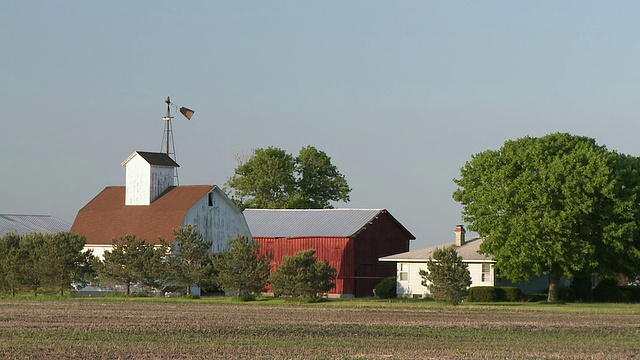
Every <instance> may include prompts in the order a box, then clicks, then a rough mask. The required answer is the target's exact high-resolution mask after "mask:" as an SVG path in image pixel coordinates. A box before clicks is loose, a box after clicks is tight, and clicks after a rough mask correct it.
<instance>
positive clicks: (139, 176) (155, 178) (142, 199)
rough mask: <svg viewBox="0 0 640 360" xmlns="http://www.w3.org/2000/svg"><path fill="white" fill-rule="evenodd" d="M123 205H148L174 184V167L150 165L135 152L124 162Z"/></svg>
mask: <svg viewBox="0 0 640 360" xmlns="http://www.w3.org/2000/svg"><path fill="white" fill-rule="evenodd" d="M125 177H126V181H125V184H126V196H125V205H149V204H151V203H152V202H153V201H154V200H156V199H157V198H159V197H160V195H162V193H163V192H165V190H167V189H168V188H169V187H170V186H173V185H174V179H175V168H173V167H170V166H151V165H150V164H149V163H148V162H147V161H146V160H145V159H144V158H143V157H142V156H140V155H138V154H136V155H135V156H134V157H133V158H132V159H131V160H129V161H128V162H127V164H126V175H125Z"/></svg>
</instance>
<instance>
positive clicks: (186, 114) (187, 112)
mask: <svg viewBox="0 0 640 360" xmlns="http://www.w3.org/2000/svg"><path fill="white" fill-rule="evenodd" d="M180 113H181V114H182V115H184V117H186V118H187V120H191V117H192V116H193V114H195V113H196V112H195V111H193V110H191V109H189V108H186V107H184V106H183V107H181V108H180Z"/></svg>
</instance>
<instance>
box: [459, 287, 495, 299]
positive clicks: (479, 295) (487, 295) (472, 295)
mask: <svg viewBox="0 0 640 360" xmlns="http://www.w3.org/2000/svg"><path fill="white" fill-rule="evenodd" d="M496 289H497V288H495V287H493V286H474V287H471V288H469V295H468V296H467V301H469V302H496V301H498V291H497V290H496Z"/></svg>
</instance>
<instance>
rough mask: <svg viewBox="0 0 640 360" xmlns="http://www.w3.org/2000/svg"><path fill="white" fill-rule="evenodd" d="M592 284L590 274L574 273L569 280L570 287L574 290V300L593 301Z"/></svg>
mask: <svg viewBox="0 0 640 360" xmlns="http://www.w3.org/2000/svg"><path fill="white" fill-rule="evenodd" d="M592 286H593V284H592V283H591V276H588V275H587V276H584V275H582V276H581V275H576V276H574V277H573V281H572V282H571V288H572V289H573V291H574V292H575V296H576V301H581V302H593V289H592Z"/></svg>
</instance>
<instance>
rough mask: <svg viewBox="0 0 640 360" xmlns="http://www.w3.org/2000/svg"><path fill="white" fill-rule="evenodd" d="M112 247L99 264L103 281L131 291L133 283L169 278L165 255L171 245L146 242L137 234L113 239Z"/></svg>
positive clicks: (158, 282) (154, 283)
mask: <svg viewBox="0 0 640 360" xmlns="http://www.w3.org/2000/svg"><path fill="white" fill-rule="evenodd" d="M112 245H113V248H112V250H108V251H105V252H104V255H103V258H104V259H103V261H102V262H101V265H100V266H98V267H97V269H96V270H97V272H98V275H99V276H100V279H99V280H100V282H104V283H115V284H120V285H124V287H125V293H126V294H127V295H129V294H131V285H133V284H138V283H139V284H142V285H146V286H151V287H158V286H160V285H161V284H162V283H163V282H164V280H165V279H166V266H165V263H166V257H167V254H169V246H168V245H167V244H166V242H164V241H161V243H160V245H154V244H152V243H147V242H146V240H144V239H138V238H136V236H135V235H126V236H124V237H121V238H119V239H118V240H116V239H113V241H112Z"/></svg>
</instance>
